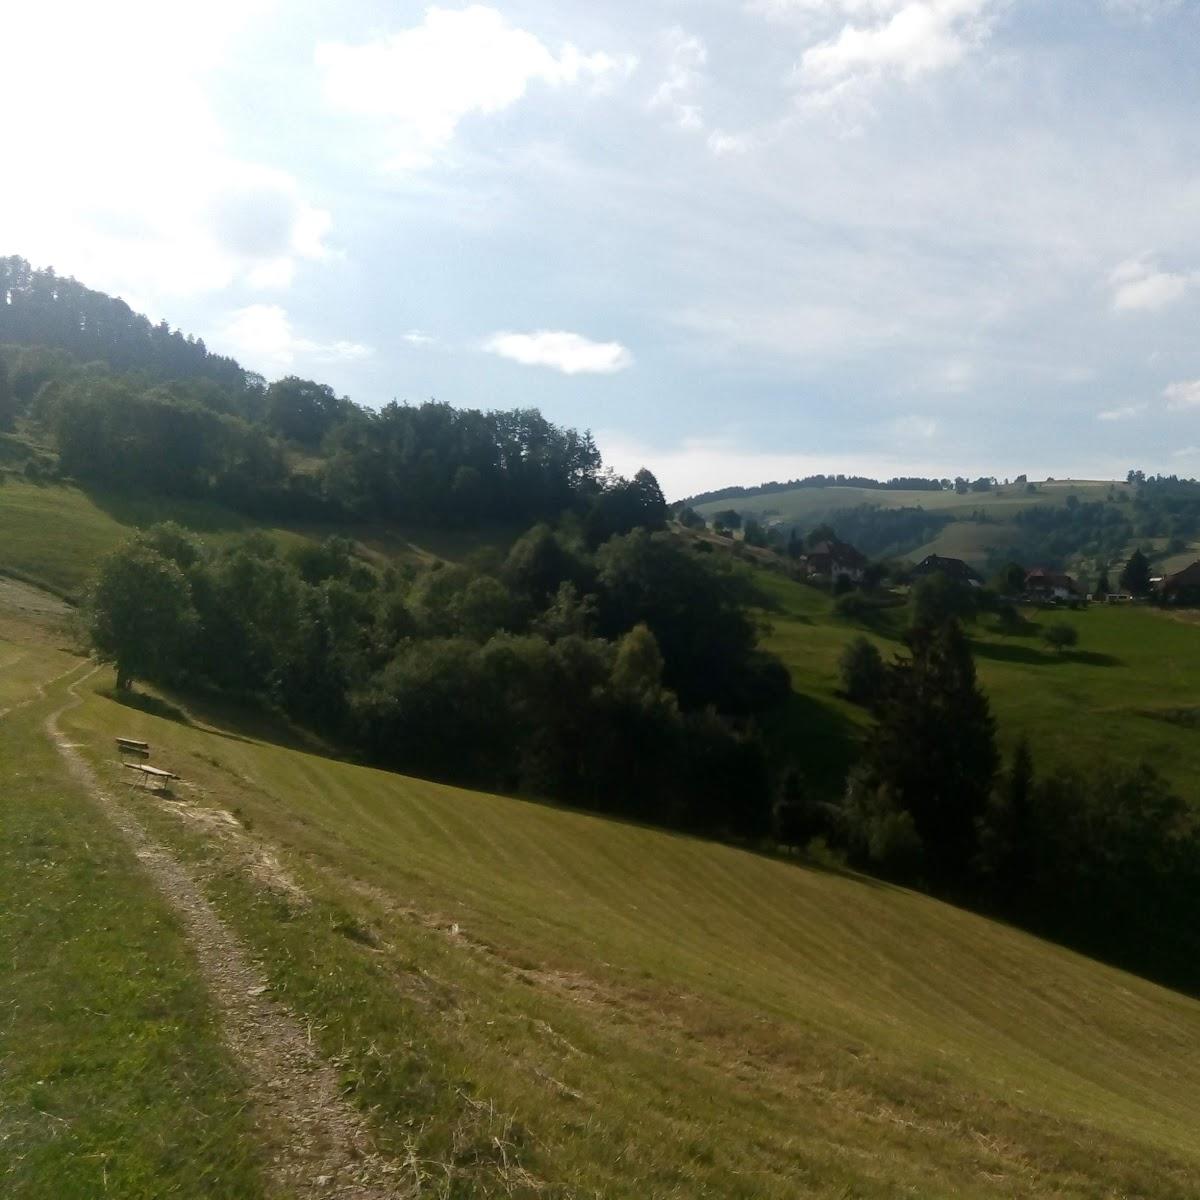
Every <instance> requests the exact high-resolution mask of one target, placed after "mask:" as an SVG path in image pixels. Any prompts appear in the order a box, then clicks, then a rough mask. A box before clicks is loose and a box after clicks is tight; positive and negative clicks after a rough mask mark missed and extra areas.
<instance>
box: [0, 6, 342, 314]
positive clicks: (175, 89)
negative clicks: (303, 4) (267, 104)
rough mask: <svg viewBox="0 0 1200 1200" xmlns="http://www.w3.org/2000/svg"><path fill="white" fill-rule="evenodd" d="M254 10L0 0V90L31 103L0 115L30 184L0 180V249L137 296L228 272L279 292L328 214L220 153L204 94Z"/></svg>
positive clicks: (171, 291)
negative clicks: (9, 1) (51, 79)
mask: <svg viewBox="0 0 1200 1200" xmlns="http://www.w3.org/2000/svg"><path fill="white" fill-rule="evenodd" d="M269 7H271V4H270V0H247V2H246V3H244V4H243V3H240V0H238V2H235V0H214V2H213V3H212V4H211V5H207V6H206V7H205V10H204V13H203V16H202V18H201V17H198V16H197V14H196V12H195V11H194V10H191V9H186V8H183V7H180V6H178V5H171V4H162V3H157V2H154V0H122V2H121V3H116V4H106V5H84V4H79V3H74V2H66V0H57V2H56V0H47V3H44V4H37V5H16V4H13V5H5V6H3V7H2V9H0V41H2V42H3V43H4V44H6V45H11V46H18V45H19V46H21V47H22V53H21V54H18V55H10V56H9V60H10V61H9V62H8V63H7V65H6V67H5V86H6V88H7V89H8V90H9V94H10V95H20V96H27V97H30V98H33V97H36V101H35V100H33V99H31V100H30V103H28V104H25V105H22V106H21V107H20V111H19V113H18V112H17V111H16V109H15V107H14V106H13V105H11V104H10V105H9V108H8V111H7V114H6V115H5V116H0V127H2V132H3V138H4V145H5V153H6V154H7V155H9V156H10V161H11V162H19V163H20V164H21V173H22V177H23V178H24V179H25V180H27V181H29V183H30V186H24V185H23V186H19V187H18V186H7V187H4V188H2V189H0V228H3V229H4V231H5V234H6V239H8V240H9V245H10V246H11V247H12V248H13V249H14V250H17V251H18V252H20V253H22V254H24V255H25V256H26V257H28V258H30V259H31V260H32V261H34V262H36V263H40V264H43V265H48V264H53V265H54V266H55V267H56V268H57V269H59V270H61V271H63V272H64V273H70V274H74V275H76V276H78V277H79V278H82V279H84V280H85V281H86V282H88V283H89V284H91V285H92V286H94V287H100V288H103V289H105V290H107V291H116V292H124V293H138V294H140V295H142V296H143V297H145V298H146V299H147V301H148V302H150V303H152V304H161V300H162V297H164V296H180V295H189V294H194V293H201V292H205V291H213V290H218V289H221V288H224V287H227V286H229V285H230V284H231V283H234V282H239V281H240V282H243V283H246V284H248V285H250V286H251V287H260V288H277V287H282V286H286V285H287V284H288V283H289V282H290V281H291V279H292V277H293V275H294V274H295V271H296V269H297V266H298V264H299V263H301V262H303V261H305V260H320V259H323V258H325V257H326V256H327V255H328V253H329V251H328V250H327V248H326V245H325V239H326V237H327V235H328V232H329V228H330V224H331V218H330V216H329V214H328V213H327V212H325V211H324V210H323V209H321V208H319V207H317V206H315V205H314V204H313V203H312V202H311V201H310V200H309V199H308V198H307V197H306V196H305V195H304V194H303V192H302V189H301V187H300V185H299V184H298V183H297V181H296V180H295V179H294V178H293V177H292V176H291V175H289V174H288V173H286V172H284V171H280V170H276V169H273V168H268V167H266V166H263V165H260V164H256V163H252V162H247V161H244V160H243V159H242V158H240V157H238V156H237V155H235V154H234V153H232V152H231V150H230V148H229V146H228V143H227V140H226V134H225V130H224V129H223V127H222V124H221V122H220V121H219V120H218V118H217V115H216V112H215V110H214V107H213V105H212V102H211V99H210V92H211V84H212V79H213V77H214V76H215V75H216V74H217V73H218V72H220V71H221V70H222V69H223V67H224V64H225V63H226V61H227V59H228V58H229V57H230V55H231V54H232V52H233V48H234V47H235V46H236V45H237V44H238V40H239V39H240V38H242V37H243V36H248V33H247V31H248V29H249V27H250V26H251V25H253V24H254V22H255V21H256V20H257V18H258V17H260V16H261V15H262V12H263V11H264V10H266V9H268V8H269ZM64 28H68V29H69V30H70V36H69V37H66V38H64V36H63V29H64ZM48 61H53V62H54V64H55V85H54V86H53V87H47V85H46V76H45V70H46V63H47V62H48ZM33 181H36V186H33V185H32V184H33Z"/></svg>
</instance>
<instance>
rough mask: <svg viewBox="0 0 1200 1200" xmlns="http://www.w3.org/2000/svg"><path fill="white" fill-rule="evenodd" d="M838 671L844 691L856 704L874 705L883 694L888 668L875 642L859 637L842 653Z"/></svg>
mask: <svg viewBox="0 0 1200 1200" xmlns="http://www.w3.org/2000/svg"><path fill="white" fill-rule="evenodd" d="M838 671H839V674H840V675H841V680H842V691H844V692H845V693H846V696H847V698H848V699H850V700H853V701H854V703H855V704H863V705H868V706H869V705H872V704H874V703H875V702H876V701H877V700H878V699H879V698H880V696H881V695H882V694H883V688H884V684H885V681H886V679H887V668H886V667H885V666H884V665H883V655H881V654H880V653H879V650H878V648H877V647H876V646H875V644H874V643H873V642H869V641H867V639H866V638H865V637H857V638H855V639H854V641H852V642H851V643H850V645H848V646H847V647H846V649H845V650H844V651H843V652H842V657H841V661H840V662H839V664H838Z"/></svg>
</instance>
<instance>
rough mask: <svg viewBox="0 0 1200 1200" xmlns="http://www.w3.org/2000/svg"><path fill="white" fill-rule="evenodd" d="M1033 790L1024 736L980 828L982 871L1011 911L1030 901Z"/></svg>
mask: <svg viewBox="0 0 1200 1200" xmlns="http://www.w3.org/2000/svg"><path fill="white" fill-rule="evenodd" d="M1033 791H1034V775H1033V754H1032V752H1031V751H1030V749H1029V740H1028V739H1027V738H1021V740H1020V741H1019V742H1018V743H1017V744H1016V747H1015V748H1014V749H1013V754H1012V759H1011V761H1010V763H1009V768H1008V770H1007V771H1006V772H1005V773H1004V776H1003V778H1002V779H1001V780H1000V781H999V782H998V784H997V787H996V790H995V792H994V794H993V796H992V798H991V802H990V804H989V806H988V810H987V815H986V817H985V818H984V820H983V823H982V826H981V828H980V856H979V867H980V872H981V874H982V876H983V880H984V882H985V884H986V885H987V886H988V888H989V890H990V891H991V892H992V894H993V895H994V897H995V898H996V899H997V900H999V901H1000V903H1001V904H1002V905H1003V906H1004V907H1005V908H1006V909H1008V910H1010V911H1011V910H1012V909H1014V908H1018V907H1021V906H1023V905H1025V904H1027V903H1028V900H1029V888H1030V885H1031V883H1032V882H1033V870H1034V863H1035V853H1036V846H1035V841H1036V837H1037V833H1036V828H1035V824H1034V812H1033Z"/></svg>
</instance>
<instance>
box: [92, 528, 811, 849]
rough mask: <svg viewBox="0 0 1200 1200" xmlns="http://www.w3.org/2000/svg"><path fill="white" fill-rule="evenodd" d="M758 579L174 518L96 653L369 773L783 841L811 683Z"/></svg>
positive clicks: (618, 552)
mask: <svg viewBox="0 0 1200 1200" xmlns="http://www.w3.org/2000/svg"><path fill="white" fill-rule="evenodd" d="M751 599H752V592H751V585H750V582H749V579H748V577H747V576H746V574H745V573H744V571H743V570H742V569H741V568H740V567H738V566H737V564H734V563H733V562H732V561H729V560H725V559H722V557H721V556H714V555H711V554H704V553H703V552H700V551H698V550H696V549H695V548H693V547H692V546H691V545H690V544H689V543H687V542H685V541H683V540H681V539H679V538H678V537H677V536H675V535H672V534H670V533H667V532H661V531H660V532H651V531H650V530H648V529H646V528H644V527H639V528H636V529H634V530H632V531H629V532H625V533H619V534H614V535H612V536H609V537H608V538H606V539H605V540H604V541H603V542H602V543H601V544H600V545H599V546H597V547H595V548H594V549H593V548H592V546H591V545H590V542H589V537H588V532H587V528H586V522H585V521H584V520H582V519H574V520H572V521H570V522H568V523H566V525H565V526H564V527H562V528H558V529H552V528H551V527H549V526H548V525H545V524H539V525H536V526H534V527H533V528H531V529H530V530H529V531H528V532H526V533H525V534H524V535H523V536H522V537H520V538H519V539H518V540H517V541H516V542H515V543H514V544H513V546H512V547H511V549H510V550H509V551H508V553H507V554H505V555H500V554H498V553H482V554H480V555H479V556H478V557H477V559H476V560H475V561H473V562H472V563H469V564H465V565H450V564H441V563H434V564H432V565H429V566H423V567H411V566H410V567H404V568H397V567H391V566H389V567H384V568H380V567H378V566H376V565H373V564H372V563H370V562H368V561H366V560H365V559H363V558H362V557H360V556H359V555H358V554H356V553H355V551H354V548H353V545H352V543H350V542H348V541H345V540H343V539H338V538H333V539H330V540H328V541H326V542H325V543H323V544H321V545H314V544H307V545H303V546H301V547H299V548H294V549H290V550H288V551H286V552H281V551H280V550H279V549H278V548H277V547H276V545H275V544H274V543H273V542H272V541H271V540H270V539H268V538H266V537H265V536H263V535H261V534H258V535H251V536H249V537H245V538H242V539H241V540H239V541H235V542H233V543H230V544H228V545H225V546H222V547H219V548H212V547H206V546H205V545H203V544H202V543H201V542H199V541H197V540H196V539H194V538H193V537H192V536H190V535H189V534H187V533H186V532H184V531H183V530H182V529H180V528H178V527H175V526H170V525H165V526H158V527H155V528H153V529H150V530H148V531H146V532H145V533H142V534H139V535H137V536H136V537H135V538H134V539H133V540H132V541H131V542H130V543H129V544H128V545H126V546H124V547H122V548H121V549H119V550H117V551H116V552H114V553H113V554H112V555H111V556H109V557H108V558H107V559H106V560H105V561H104V562H103V564H102V566H101V568H100V571H99V575H98V577H97V579H96V582H95V585H94V587H93V588H92V590H91V592H90V594H89V598H88V605H87V612H88V621H89V629H90V635H91V639H92V643H93V646H94V647H95V649H96V652H97V653H98V654H99V655H100V657H102V658H103V659H106V660H108V661H112V662H114V663H115V665H116V669H117V679H118V687H119V688H121V689H126V688H128V687H129V686H130V685H131V683H132V682H133V681H134V680H135V679H139V678H140V679H146V680H151V681H154V682H158V683H166V684H173V685H182V686H186V687H189V688H201V689H209V690H213V691H217V692H220V693H223V694H226V695H233V696H240V697H246V698H249V699H253V700H255V701H258V702H264V703H268V704H271V705H273V706H275V707H277V708H278V709H279V710H281V711H282V712H284V713H286V714H287V715H289V716H290V717H292V718H294V719H295V720H297V721H299V722H301V723H303V724H304V725H305V726H307V727H308V728H311V729H313V730H316V731H318V732H320V733H322V734H324V735H326V736H327V737H329V738H331V739H334V740H336V741H337V742H338V743H340V744H342V745H344V746H347V747H350V748H352V749H353V750H355V751H356V752H357V753H358V754H359V755H361V756H362V757H363V758H365V759H366V760H367V761H370V762H374V763H378V764H380V765H383V766H387V767H391V768H394V769H398V770H403V771H409V772H413V773H415V774H419V775H422V776H426V777H430V778H435V779H442V780H446V781H449V782H454V783H459V784H463V785H467V786H472V787H478V788H487V789H491V790H499V791H507V792H517V793H520V794H524V795H532V796H540V797H545V798H548V799H554V800H559V801H564V802H569V803H572V804H577V805H580V806H583V807H586V808H589V809H593V810H596V811H601V812H608V813H615V814H620V815H624V816H629V817H635V818H638V819H642V820H647V821H653V822H655V823H658V824H663V825H668V826H672V827H676V828H684V829H690V830H698V831H705V832H710V833H717V834H723V835H726V836H735V837H740V838H762V837H767V836H769V835H770V832H771V825H770V822H771V790H770V771H769V761H768V755H767V749H766V745H765V743H764V741H763V738H762V735H761V733H760V732H759V728H758V718H759V717H760V716H761V714H763V713H765V712H767V711H768V710H770V709H771V708H773V707H775V706H776V705H778V704H779V703H781V702H782V701H783V700H784V699H785V698H786V696H787V695H788V693H789V691H790V686H789V683H788V677H787V673H786V671H785V670H784V668H783V666H782V664H780V663H779V662H778V660H777V659H775V658H773V657H772V656H770V655H768V654H767V653H765V652H764V651H763V650H761V649H760V648H759V647H758V645H757V629H756V627H755V625H754V622H753V621H752V620H751V618H750V617H749V615H748V613H747V607H748V604H749V602H750V601H751Z"/></svg>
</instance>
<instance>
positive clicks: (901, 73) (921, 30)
mask: <svg viewBox="0 0 1200 1200" xmlns="http://www.w3.org/2000/svg"><path fill="white" fill-rule="evenodd" d="M991 3H992V0H908V2H907V3H892V2H890V0H879V2H877V3H871V2H861V3H859V2H854V0H838V2H836V3H828V4H825V5H819V4H816V3H812V4H808V3H802V4H793V5H782V4H779V3H776V4H773V5H772V6H771V7H772V8H773V9H774V10H775V11H776V12H779V11H781V10H786V9H789V8H790V9H791V10H792V11H795V10H796V9H800V10H802V11H804V12H811V13H824V14H826V15H829V14H833V13H841V14H843V15H845V16H847V17H850V18H862V19H864V20H865V21H866V23H865V24H853V23H850V22H849V21H848V22H847V23H846V24H844V25H843V26H842V28H841V30H840V31H839V32H838V33H837V34H836V35H835V36H831V37H829V38H826V39H825V40H823V41H820V42H817V43H816V44H814V45H811V46H809V47H808V48H807V49H806V50H805V51H804V53H803V55H802V56H801V58H800V64H799V67H798V68H797V70H796V76H795V77H796V80H797V82H798V83H799V84H800V85H801V86H802V88H804V89H805V93H806V95H805V97H804V103H805V106H806V107H810V108H834V107H838V106H841V105H843V104H845V103H851V104H854V103H857V104H862V103H863V93H864V91H866V90H869V89H871V88H873V87H874V86H876V85H877V84H879V83H880V82H882V81H884V80H886V79H900V80H903V81H905V82H912V81H913V80H916V79H918V78H919V77H920V76H922V75H927V74H932V73H935V72H938V71H943V70H946V69H947V68H949V67H953V66H955V65H957V64H958V63H959V62H961V61H962V60H963V59H964V58H965V57H966V56H967V55H968V54H969V53H970V52H971V51H972V50H974V49H976V48H977V47H978V46H979V45H981V44H982V42H983V41H984V40H985V38H986V37H987V34H988V30H989V27H990V21H989V7H990V5H991Z"/></svg>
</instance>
